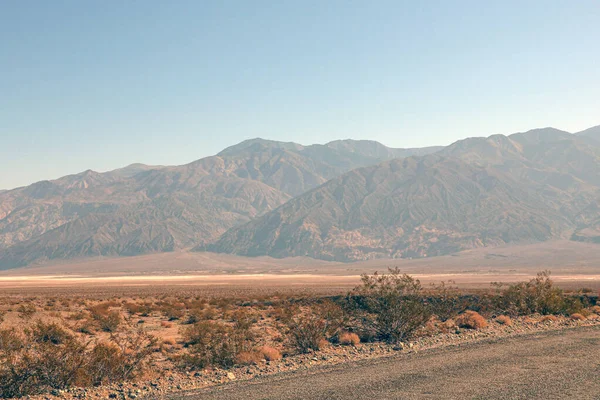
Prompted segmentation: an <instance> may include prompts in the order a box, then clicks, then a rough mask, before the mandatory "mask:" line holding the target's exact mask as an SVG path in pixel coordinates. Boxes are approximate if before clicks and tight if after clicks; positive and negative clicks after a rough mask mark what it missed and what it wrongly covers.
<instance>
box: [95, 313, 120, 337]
mask: <svg viewBox="0 0 600 400" xmlns="http://www.w3.org/2000/svg"><path fill="white" fill-rule="evenodd" d="M96 321H97V322H98V326H99V327H100V329H101V330H102V331H104V332H116V331H117V329H118V328H119V325H120V324H121V313H119V312H118V311H111V312H109V313H108V314H107V315H105V316H99V317H98V318H97V319H96Z"/></svg>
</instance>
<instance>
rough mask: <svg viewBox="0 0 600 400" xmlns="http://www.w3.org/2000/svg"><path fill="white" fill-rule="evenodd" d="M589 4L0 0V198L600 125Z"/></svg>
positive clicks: (594, 5) (597, 12)
mask: <svg viewBox="0 0 600 400" xmlns="http://www.w3.org/2000/svg"><path fill="white" fill-rule="evenodd" d="M598 21H600V2H598V1H597V0H581V1H577V2H569V1H564V0H560V1H556V0H543V1H541V0H540V1H535V0H531V1H513V0H505V1H497V2H482V1H480V0H478V1H460V0H454V1H442V0H438V1H435V0H431V1H412V0H411V1H400V0H373V1H350V0H347V1H338V0H318V1H312V0H298V1H287V0H278V1H275V0H270V1H263V0H253V1H247V0H240V1H233V0H219V1H208V0H203V1H198V0H189V1H186V0H176V1H153V0H144V1H137V0H130V1H114V0H105V1H79V0H73V1H63V0H53V1H46V0H39V1H30V0H6V1H2V2H0V189H10V188H14V187H17V186H23V185H27V184H30V183H33V182H36V181H39V180H43V179H54V178H58V177H60V176H63V175H67V174H71V173H77V172H81V171H84V170H87V169H93V170H95V171H106V170H111V169H114V168H118V167H122V166H125V165H128V164H131V163H134V162H142V163H146V164H154V165H179V164H185V163H188V162H191V161H193V160H196V159H199V158H202V157H205V156H209V155H213V154H215V153H217V152H219V151H220V150H222V149H223V148H225V147H227V146H230V145H233V144H235V143H238V142H240V141H242V140H245V139H249V138H255V137H263V138H268V139H274V140H282V141H295V142H299V143H302V144H312V143H325V142H328V141H331V140H335V139H345V138H353V139H371V140H377V141H380V142H382V143H384V144H385V145H388V146H392V147H421V146H430V145H446V144H450V143H452V142H454V141H455V140H458V139H462V138H465V137H470V136H488V135H491V134H497V133H502V134H510V133H514V132H520V131H526V130H528V129H532V128H539V127H546V126H553V127H556V128H559V129H564V130H567V131H570V132H575V131H579V130H583V129H585V128H588V127H591V126H594V125H599V124H600V96H599V95H598V94H599V93H600V47H599V45H598V43H600V23H598Z"/></svg>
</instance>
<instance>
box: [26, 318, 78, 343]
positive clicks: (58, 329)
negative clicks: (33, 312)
mask: <svg viewBox="0 0 600 400" xmlns="http://www.w3.org/2000/svg"><path fill="white" fill-rule="evenodd" d="M31 338H32V339H33V340H34V341H36V342H40V343H52V344H55V345H58V344H63V343H65V342H67V341H69V340H71V339H72V338H73V335H72V334H71V333H69V332H68V331H67V330H66V329H65V328H64V327H62V326H61V325H59V324H57V323H55V322H50V323H45V322H42V321H37V322H36V324H35V325H34V326H33V328H32V329H31Z"/></svg>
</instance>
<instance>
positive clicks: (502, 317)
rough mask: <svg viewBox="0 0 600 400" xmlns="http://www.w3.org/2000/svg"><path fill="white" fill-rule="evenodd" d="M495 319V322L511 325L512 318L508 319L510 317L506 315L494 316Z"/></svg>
mask: <svg viewBox="0 0 600 400" xmlns="http://www.w3.org/2000/svg"><path fill="white" fill-rule="evenodd" d="M495 321H496V322H497V323H499V324H500V325H506V326H511V325H512V319H510V317H509V316H508V315H500V316H498V317H496V320H495Z"/></svg>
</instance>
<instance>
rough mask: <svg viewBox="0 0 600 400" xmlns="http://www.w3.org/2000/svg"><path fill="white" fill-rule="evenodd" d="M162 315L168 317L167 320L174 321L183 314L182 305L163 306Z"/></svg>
mask: <svg viewBox="0 0 600 400" xmlns="http://www.w3.org/2000/svg"><path fill="white" fill-rule="evenodd" d="M162 312H163V315H164V316H165V317H166V318H168V319H169V321H175V320H178V319H181V318H183V317H184V316H185V309H184V308H183V307H177V306H175V305H169V306H166V307H164V308H163V311H162Z"/></svg>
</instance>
